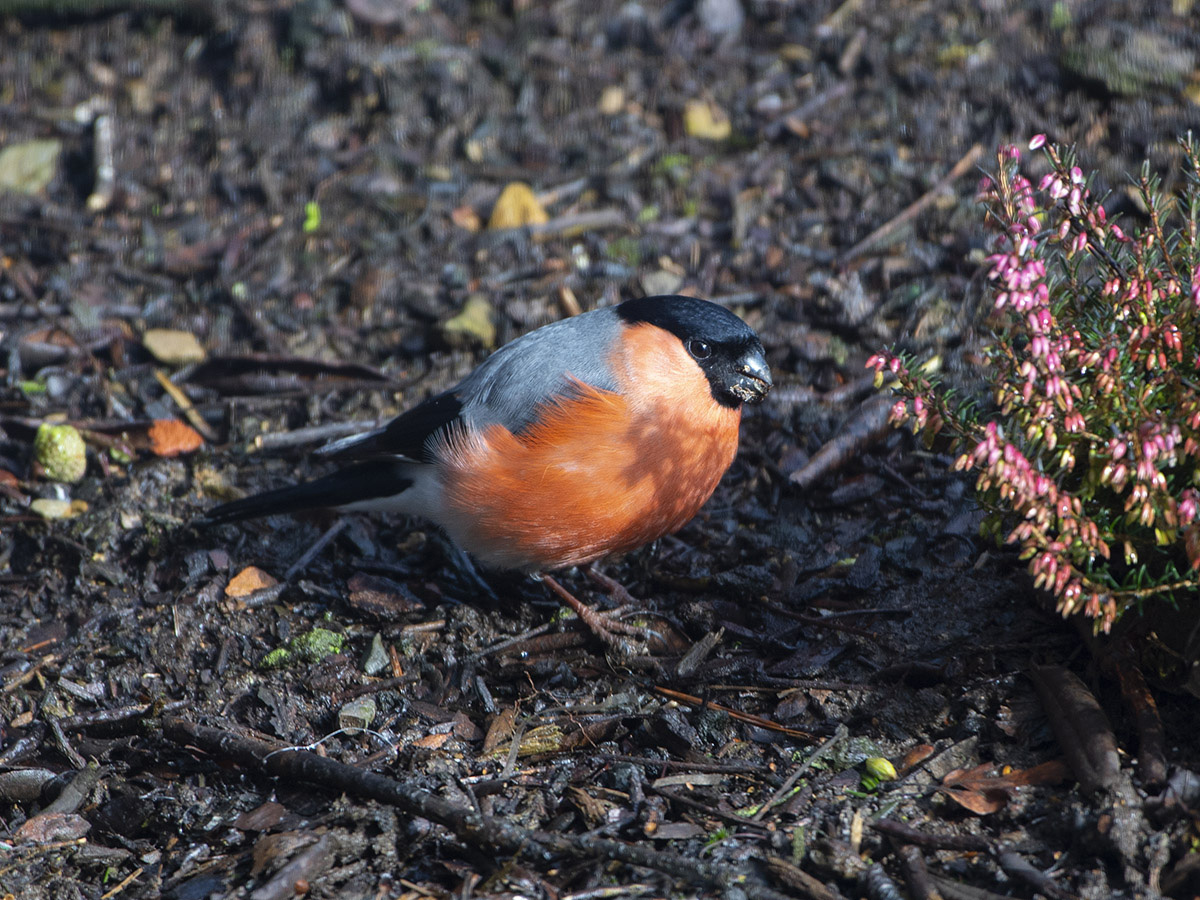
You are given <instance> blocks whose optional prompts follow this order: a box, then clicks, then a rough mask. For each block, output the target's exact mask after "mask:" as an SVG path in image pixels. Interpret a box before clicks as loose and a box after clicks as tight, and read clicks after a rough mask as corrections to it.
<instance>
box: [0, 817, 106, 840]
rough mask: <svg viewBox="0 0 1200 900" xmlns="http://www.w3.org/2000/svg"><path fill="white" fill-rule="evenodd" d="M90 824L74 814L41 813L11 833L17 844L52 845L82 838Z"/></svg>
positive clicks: (89, 828)
mask: <svg viewBox="0 0 1200 900" xmlns="http://www.w3.org/2000/svg"><path fill="white" fill-rule="evenodd" d="M91 828H92V823H91V822H89V821H88V820H87V819H85V818H84V817H83V816H80V815H76V814H75V813H42V814H40V815H37V816H34V817H33V818H31V819H26V820H25V821H24V822H22V823H21V827H20V828H18V829H17V830H16V831H15V832H13V838H14V839H15V840H16V842H17V843H30V844H52V843H56V842H58V841H73V840H76V839H77V838H81V837H83V836H84V835H85V834H87V833H88V831H90V830H91Z"/></svg>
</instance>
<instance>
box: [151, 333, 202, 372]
mask: <svg viewBox="0 0 1200 900" xmlns="http://www.w3.org/2000/svg"><path fill="white" fill-rule="evenodd" d="M142 346H144V347H145V348H146V350H147V352H148V353H149V354H150V355H151V356H153V357H154V358H155V359H157V360H158V361H159V362H160V363H162V364H163V365H167V366H184V365H187V364H188V363H197V362H203V361H204V358H205V356H206V354H205V352H204V348H203V347H201V346H200V341H199V340H197V339H196V336H195V335H194V334H192V333H191V332H190V331H180V330H178V329H175V328H151V329H150V330H149V331H147V332H146V333H145V334H143V335H142Z"/></svg>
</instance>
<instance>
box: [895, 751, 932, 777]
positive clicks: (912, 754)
mask: <svg viewBox="0 0 1200 900" xmlns="http://www.w3.org/2000/svg"><path fill="white" fill-rule="evenodd" d="M934 750H935V748H934V746H933V745H932V744H917V746H915V747H913V748H911V749H910V750H909V751H908V752H907V753H905V754H904V758H903V759H901V760H900V767H899V768H900V771H901V772H907V771H908V770H909V769H911V768H914V767H915V766H919V765H920V764H921V763H923V762H925V760H927V759H929V757H931V756H933V753H934Z"/></svg>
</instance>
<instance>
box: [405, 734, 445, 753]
mask: <svg viewBox="0 0 1200 900" xmlns="http://www.w3.org/2000/svg"><path fill="white" fill-rule="evenodd" d="M448 740H450V734H449V732H442V733H441V734H427V735H425V737H422V738H417V739H416V740H415V741H413V742H412V745H413V746H414V747H420V748H421V749H422V750H441V749H442V747H443V746H444V745H445V743H446V741H448Z"/></svg>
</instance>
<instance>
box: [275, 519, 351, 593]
mask: <svg viewBox="0 0 1200 900" xmlns="http://www.w3.org/2000/svg"><path fill="white" fill-rule="evenodd" d="M348 524H349V523H348V522H347V521H346V520H345V519H338V520H337V521H336V522H334V523H333V524H332V525H330V526H329V527H328V528H327V529H325V533H324V534H322V535H321V536H320V537H319V538H317V539H316V540H315V541H313V545H312V546H311V547H309V548H308V549H307V550H305V551H304V555H303V556H301V557H300V558H299V559H298V560H296V561H295V562H294V563H292V565H291V568H289V569H288V570H287V571H286V572H285V573H284V574H283V580H284V581H291V580H292V579H293V578H295V577H296V576H297V575H298V574H299V573H301V572H303V571H304V570H305V569H307V568H308V564H309V563H310V562H312V561H313V560H314V559H316V558H317V554H318V553H320V552H321V551H322V550H324V549H325V548H326V547H327V546H329V542H330V541H332V540H333V539H334V538H335V537H337V536H338V535H339V534H341V533H342V532H343V531H345V530H346V526H347V525H348Z"/></svg>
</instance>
